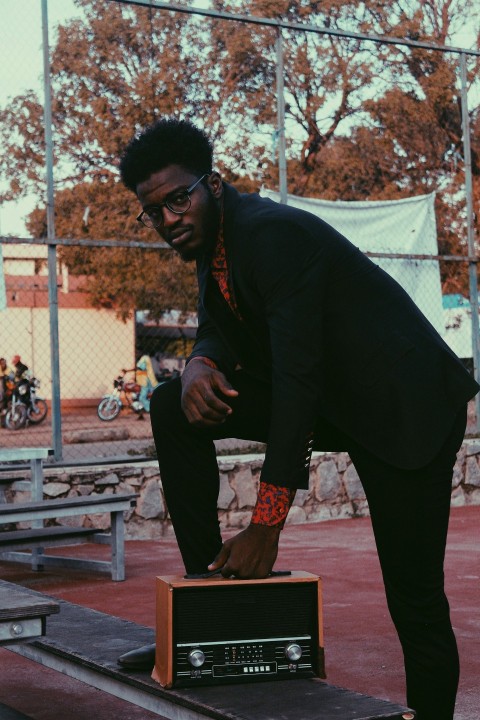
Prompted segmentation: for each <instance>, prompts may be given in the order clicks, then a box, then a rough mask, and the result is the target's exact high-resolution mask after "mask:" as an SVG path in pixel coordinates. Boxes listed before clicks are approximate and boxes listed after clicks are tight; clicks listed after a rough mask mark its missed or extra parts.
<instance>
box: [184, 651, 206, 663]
mask: <svg viewBox="0 0 480 720" xmlns="http://www.w3.org/2000/svg"><path fill="white" fill-rule="evenodd" d="M187 660H188V662H189V663H190V665H191V666H192V667H196V668H198V667H202V665H203V663H204V662H205V653H204V652H203V650H200V648H194V649H193V650H190V652H189V653H188V655H187Z"/></svg>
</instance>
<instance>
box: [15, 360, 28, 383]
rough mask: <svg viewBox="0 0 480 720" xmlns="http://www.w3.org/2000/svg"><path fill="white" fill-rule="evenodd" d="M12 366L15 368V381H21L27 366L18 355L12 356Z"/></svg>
mask: <svg viewBox="0 0 480 720" xmlns="http://www.w3.org/2000/svg"><path fill="white" fill-rule="evenodd" d="M12 365H13V367H14V368H15V380H16V381H18V380H21V379H22V378H23V376H24V375H25V373H26V372H27V370H28V365H25V363H23V362H22V358H21V357H20V355H14V356H13V358H12Z"/></svg>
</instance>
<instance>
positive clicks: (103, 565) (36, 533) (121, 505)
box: [0, 493, 137, 581]
mask: <svg viewBox="0 0 480 720" xmlns="http://www.w3.org/2000/svg"><path fill="white" fill-rule="evenodd" d="M136 498H137V495H136V494H135V493H131V494H124V495H105V494H104V495H95V496H93V495H89V496H87V497H75V498H65V499H60V500H58V499H57V500H41V501H36V502H35V501H34V502H27V503H3V504H1V505H0V525H10V524H14V523H18V522H28V523H30V525H31V527H30V528H29V529H17V530H7V531H5V532H0V560H2V561H3V560H9V561H15V562H30V563H31V564H32V569H34V570H39V569H41V568H43V567H44V566H45V565H50V566H52V565H56V566H63V567H72V568H76V569H82V570H103V571H105V570H107V571H109V572H111V576H112V580H115V581H120V580H124V579H125V530H124V518H123V513H124V512H125V511H128V510H130V509H131V508H132V507H133V506H134V505H135V502H136ZM99 513H110V522H111V532H110V533H109V534H106V533H100V532H98V531H95V530H94V529H90V528H71V527H58V528H57V527H44V526H43V521H44V520H47V519H51V518H56V519H57V518H65V517H74V516H78V515H92V514H99ZM84 542H97V543H102V544H109V545H110V547H111V560H110V561H104V560H84V559H80V558H68V557H59V556H53V555H45V554H44V553H43V548H45V547H53V546H62V545H72V544H78V543H84ZM21 548H30V550H31V552H30V553H28V552H23V551H20V549H21Z"/></svg>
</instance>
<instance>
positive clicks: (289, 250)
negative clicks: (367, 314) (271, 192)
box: [251, 220, 328, 488]
mask: <svg viewBox="0 0 480 720" xmlns="http://www.w3.org/2000/svg"><path fill="white" fill-rule="evenodd" d="M251 242H252V250H251V252H252V257H253V263H252V268H251V270H252V274H253V277H254V278H255V284H256V291H257V293H258V294H259V295H260V297H261V298H262V301H263V304H264V312H265V317H266V320H267V325H268V330H269V337H270V349H271V356H272V378H271V379H272V415H271V424H270V430H269V436H268V442H267V451H266V455H265V462H264V465H263V469H262V477H261V479H262V480H263V481H264V482H268V483H271V484H273V485H278V486H283V487H291V488H307V487H308V480H309V465H310V459H311V453H312V449H313V430H314V425H315V419H316V417H317V415H318V412H319V409H320V406H321V399H322V384H323V382H324V379H323V368H322V364H323V352H322V351H323V347H324V338H323V334H322V330H323V316H324V306H325V303H324V298H325V292H326V287H327V276H328V269H327V268H328V262H327V257H326V255H327V254H328V253H327V251H326V248H325V245H324V244H323V243H322V242H319V238H318V231H317V233H315V234H314V233H313V232H312V231H311V230H310V229H309V228H308V227H302V226H301V225H300V226H299V225H298V224H297V223H295V222H288V221H287V222H285V221H284V220H282V221H276V220H273V221H270V222H269V223H268V225H267V226H264V227H262V228H260V229H257V231H256V232H255V234H254V236H253V237H251Z"/></svg>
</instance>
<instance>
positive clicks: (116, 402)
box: [97, 368, 180, 422]
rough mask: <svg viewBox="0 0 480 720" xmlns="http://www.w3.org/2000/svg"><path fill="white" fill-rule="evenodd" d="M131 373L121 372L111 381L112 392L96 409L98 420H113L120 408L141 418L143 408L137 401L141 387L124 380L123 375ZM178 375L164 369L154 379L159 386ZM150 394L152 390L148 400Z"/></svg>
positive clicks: (129, 371)
mask: <svg viewBox="0 0 480 720" xmlns="http://www.w3.org/2000/svg"><path fill="white" fill-rule="evenodd" d="M132 372H135V370H122V372H121V374H120V375H118V376H117V377H116V378H115V380H114V381H113V391H112V392H111V393H107V394H106V395H104V396H103V398H102V399H101V400H100V402H99V403H98V407H97V415H98V417H99V418H100V420H104V421H105V422H110V421H111V420H115V418H116V417H118V415H119V414H120V410H121V409H122V408H130V409H131V410H132V411H133V412H134V413H136V414H137V415H139V416H143V413H144V412H145V408H144V407H143V405H142V403H141V402H140V400H139V396H140V390H141V386H140V385H139V384H138V383H137V381H136V380H129V381H127V380H125V375H126V374H127V373H132ZM179 375H180V373H179V371H178V370H168V369H166V368H164V369H162V370H161V371H160V373H159V374H157V376H156V377H157V380H158V381H159V385H160V384H162V383H164V382H167V381H168V380H171V379H172V378H174V377H178V376H179ZM152 392H153V390H151V391H150V392H149V393H148V395H147V397H148V398H150V396H151V395H152Z"/></svg>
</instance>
